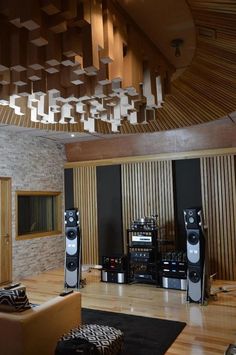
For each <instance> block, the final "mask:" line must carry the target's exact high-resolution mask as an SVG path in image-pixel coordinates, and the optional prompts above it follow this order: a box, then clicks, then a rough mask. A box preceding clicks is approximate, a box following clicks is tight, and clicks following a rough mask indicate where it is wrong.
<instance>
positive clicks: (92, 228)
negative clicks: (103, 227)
mask: <svg viewBox="0 0 236 355" xmlns="http://www.w3.org/2000/svg"><path fill="white" fill-rule="evenodd" d="M73 175H74V204H75V207H77V208H78V210H79V211H80V215H81V234H82V263H83V264H92V265H93V264H98V227H97V182H96V167H95V166H90V167H79V168H75V169H73Z"/></svg>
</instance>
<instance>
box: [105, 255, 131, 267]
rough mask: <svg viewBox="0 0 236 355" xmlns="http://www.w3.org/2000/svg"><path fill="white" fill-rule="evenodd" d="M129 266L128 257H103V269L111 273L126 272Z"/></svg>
mask: <svg viewBox="0 0 236 355" xmlns="http://www.w3.org/2000/svg"><path fill="white" fill-rule="evenodd" d="M126 266H127V257H126V256H125V255H119V256H102V268H103V269H107V270H110V271H124V270H126Z"/></svg>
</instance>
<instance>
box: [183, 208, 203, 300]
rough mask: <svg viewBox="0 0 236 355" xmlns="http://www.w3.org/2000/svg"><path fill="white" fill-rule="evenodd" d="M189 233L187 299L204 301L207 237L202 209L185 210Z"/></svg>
mask: <svg viewBox="0 0 236 355" xmlns="http://www.w3.org/2000/svg"><path fill="white" fill-rule="evenodd" d="M184 219H185V227H186V234H187V301H189V302H197V303H203V302H204V295H205V237H204V233H203V230H202V217H201V210H200V209H197V208H195V209H186V210H184Z"/></svg>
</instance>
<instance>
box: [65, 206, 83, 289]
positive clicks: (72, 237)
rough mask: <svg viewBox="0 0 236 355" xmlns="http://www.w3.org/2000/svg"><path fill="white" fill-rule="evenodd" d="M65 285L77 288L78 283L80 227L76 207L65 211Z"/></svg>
mask: <svg viewBox="0 0 236 355" xmlns="http://www.w3.org/2000/svg"><path fill="white" fill-rule="evenodd" d="M65 237H66V243H65V244H66V248H65V249H66V250H65V287H70V288H79V283H80V244H81V243H80V227H79V213H78V211H77V210H76V209H71V210H66V211H65Z"/></svg>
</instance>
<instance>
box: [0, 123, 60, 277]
mask: <svg viewBox="0 0 236 355" xmlns="http://www.w3.org/2000/svg"><path fill="white" fill-rule="evenodd" d="M64 161H65V154H64V146H63V145H62V144H58V143H56V142H54V141H52V140H49V139H46V138H39V137H30V136H29V135H27V134H26V133H25V132H24V133H21V132H20V133H10V132H8V131H5V129H4V128H3V129H2V130H1V128H0V176H1V177H11V179H12V215H11V218H12V276H13V280H17V279H20V278H22V277H25V276H29V275H34V274H37V273H39V272H42V271H45V270H48V269H51V268H57V267H62V266H63V263H64V236H63V235H60V236H50V237H42V238H35V239H29V240H16V198H15V192H16V191H17V190H24V191H61V192H62V201H64ZM63 203H64V202H63ZM62 207H64V206H62ZM63 211H64V209H62V215H63ZM62 221H63V218H62ZM62 228H63V226H62Z"/></svg>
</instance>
